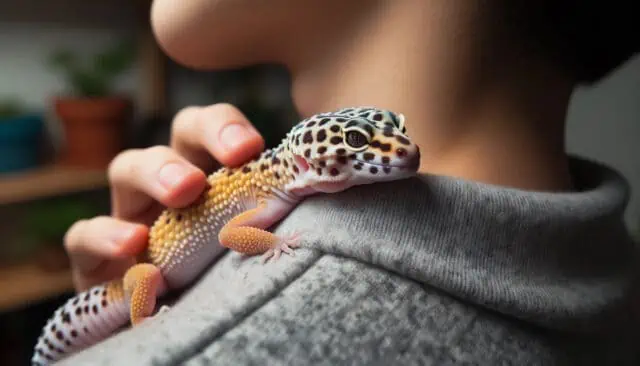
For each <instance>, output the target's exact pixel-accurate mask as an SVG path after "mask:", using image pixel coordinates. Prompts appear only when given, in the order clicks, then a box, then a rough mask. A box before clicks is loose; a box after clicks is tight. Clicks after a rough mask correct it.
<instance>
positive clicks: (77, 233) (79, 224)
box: [62, 219, 89, 252]
mask: <svg viewBox="0 0 640 366" xmlns="http://www.w3.org/2000/svg"><path fill="white" fill-rule="evenodd" d="M88 223H89V220H88V219H80V220H78V221H76V222H74V223H73V224H72V225H71V226H70V227H69V229H68V230H67V232H66V233H65V234H64V238H63V240H62V243H63V246H64V248H65V249H66V250H67V251H69V252H73V251H74V250H75V249H77V248H78V246H79V245H80V241H81V236H82V234H81V233H82V232H83V231H84V230H85V229H86V226H87V224H88Z"/></svg>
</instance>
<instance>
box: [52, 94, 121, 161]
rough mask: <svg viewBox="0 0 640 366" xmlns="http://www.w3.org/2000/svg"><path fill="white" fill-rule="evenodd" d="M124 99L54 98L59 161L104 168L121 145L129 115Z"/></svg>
mask: <svg viewBox="0 0 640 366" xmlns="http://www.w3.org/2000/svg"><path fill="white" fill-rule="evenodd" d="M129 107H130V102H129V100H128V99H126V98H120V97H105V98H58V99H56V100H55V111H56V114H57V115H58V117H59V118H60V121H61V123H62V125H63V129H64V144H63V148H62V153H61V156H60V163H62V164H64V165H69V166H75V167H83V168H106V167H107V166H108V165H109V163H110V162H111V160H112V159H113V158H114V157H115V156H116V155H117V154H118V153H119V152H120V151H121V150H122V148H123V133H124V127H125V123H126V121H127V119H128V117H129Z"/></svg>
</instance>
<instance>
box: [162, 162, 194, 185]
mask: <svg viewBox="0 0 640 366" xmlns="http://www.w3.org/2000/svg"><path fill="white" fill-rule="evenodd" d="M189 173H191V168H189V167H187V166H185V165H184V164H180V163H169V164H167V165H165V166H163V167H162V168H161V169H160V172H158V179H159V180H160V183H161V184H162V185H163V186H164V187H165V188H167V189H171V188H173V187H175V186H177V185H178V184H180V183H181V182H182V181H183V180H184V179H185V177H186V176H187V175H189Z"/></svg>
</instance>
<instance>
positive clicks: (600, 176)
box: [63, 159, 640, 365]
mask: <svg viewBox="0 0 640 366" xmlns="http://www.w3.org/2000/svg"><path fill="white" fill-rule="evenodd" d="M572 171H573V177H574V179H575V185H576V186H577V191H576V192H571V193H538V192H527V191H522V190H515V189H507V188H502V187H496V186H489V185H483V184H479V183H474V182H469V181H464V180H458V179H453V178H448V177H440V176H431V175H423V176H419V177H417V178H411V179H407V180H404V181H398V182H393V183H385V184H375V185H370V186H361V187H356V188H352V189H350V190H348V191H346V192H343V193H340V194H334V195H321V196H315V197H312V198H309V199H307V200H305V201H304V202H303V203H302V204H301V205H300V206H298V208H297V209H295V211H294V212H293V213H292V214H290V215H289V216H288V217H287V218H286V219H284V220H283V221H282V222H281V223H280V225H278V227H277V228H276V230H275V231H276V232H277V233H291V232H294V231H298V230H301V231H302V232H303V233H304V240H303V242H302V245H303V248H300V249H298V250H297V251H296V252H295V256H294V257H289V256H287V255H284V256H283V257H281V258H280V260H278V261H277V262H269V263H267V264H266V265H261V264H260V263H259V258H258V257H252V258H245V257H242V256H240V255H238V254H236V253H227V254H225V255H224V256H222V257H221V258H220V260H219V261H218V262H217V263H216V264H215V265H214V266H212V267H211V269H210V270H209V271H207V272H206V273H205V274H204V275H203V276H202V277H201V278H200V279H199V280H198V281H197V282H196V283H195V284H194V285H193V286H192V287H191V288H189V289H187V290H186V291H185V292H183V293H182V294H181V296H180V297H179V298H178V300H177V301H176V302H175V303H173V304H172V305H171V306H172V308H171V310H170V311H168V312H166V313H163V314H161V315H159V316H157V317H156V318H155V319H154V320H152V321H149V322H145V323H143V324H142V325H140V326H138V327H135V328H133V329H125V330H123V331H122V332H120V333H119V334H117V335H115V336H113V337H112V338H110V339H108V340H106V341H104V342H102V343H100V344H98V345H96V346H94V347H92V348H90V349H87V350H85V351H83V352H80V353H78V354H76V355H75V356H72V357H70V358H68V359H66V360H65V361H64V362H63V364H70V365H73V364H83V365H85V364H86V365H174V364H181V365H182V364H186V365H208V364H212V365H213V364H215V365H316V364H322V365H343V364H344V365H638V364H640V362H639V360H640V358H639V357H638V351H637V350H638V348H640V347H638V346H640V337H638V332H637V331H636V329H638V325H640V322H639V321H638V317H637V314H635V315H634V313H633V311H632V309H633V306H634V305H633V301H634V296H635V303H636V305H635V308H636V309H640V302H638V301H637V296H636V295H635V294H636V293H637V291H636V290H634V289H637V288H638V287H637V286H636V285H635V284H634V283H633V281H634V279H635V278H636V275H635V273H634V271H635V265H637V263H638V256H637V254H636V248H635V247H634V246H633V243H632V241H631V240H630V239H629V236H628V233H627V231H626V229H625V227H624V224H623V221H622V214H623V210H624V208H625V205H626V203H627V199H628V196H627V195H628V186H627V184H626V181H625V180H624V179H623V178H622V177H621V176H620V175H618V174H617V173H616V172H614V171H612V170H610V169H608V168H606V167H604V166H601V165H598V164H595V163H592V162H587V161H584V160H580V159H573V160H572ZM634 286H635V287H634ZM636 313H637V311H636Z"/></svg>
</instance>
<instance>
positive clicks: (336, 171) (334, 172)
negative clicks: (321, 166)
mask: <svg viewBox="0 0 640 366" xmlns="http://www.w3.org/2000/svg"><path fill="white" fill-rule="evenodd" d="M329 174H331V176H332V177H335V176H336V175H338V174H340V171H339V170H338V168H331V170H329Z"/></svg>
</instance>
